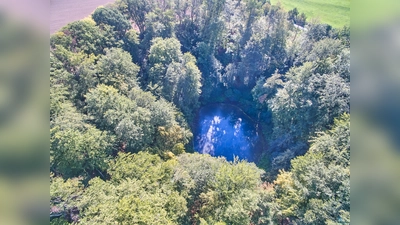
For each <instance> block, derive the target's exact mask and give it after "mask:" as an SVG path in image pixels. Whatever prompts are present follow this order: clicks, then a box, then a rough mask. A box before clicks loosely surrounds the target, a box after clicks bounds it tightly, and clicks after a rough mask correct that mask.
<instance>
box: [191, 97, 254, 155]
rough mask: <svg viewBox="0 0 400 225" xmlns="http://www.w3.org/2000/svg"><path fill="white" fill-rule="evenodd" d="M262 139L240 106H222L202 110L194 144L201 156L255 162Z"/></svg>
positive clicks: (207, 107) (212, 106)
mask: <svg viewBox="0 0 400 225" xmlns="http://www.w3.org/2000/svg"><path fill="white" fill-rule="evenodd" d="M258 139H259V138H258V134H257V132H256V129H255V126H254V124H253V123H252V122H251V121H250V119H249V118H248V117H247V116H246V115H244V113H243V112H241V110H239V109H238V108H237V107H234V106H229V105H224V104H220V105H211V106H206V107H204V108H202V109H201V110H200V111H199V115H198V120H197V129H196V131H195V144H194V145H195V149H196V150H197V151H198V152H200V153H203V154H210V155H212V156H224V157H225V158H226V159H227V160H233V157H234V156H238V157H239V158H240V159H246V160H248V161H254V149H255V148H256V146H257V142H258Z"/></svg>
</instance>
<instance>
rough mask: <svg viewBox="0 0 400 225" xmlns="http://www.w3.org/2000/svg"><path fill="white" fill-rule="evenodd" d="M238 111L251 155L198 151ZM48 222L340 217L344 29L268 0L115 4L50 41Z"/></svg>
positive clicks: (319, 220) (342, 220) (345, 158)
mask: <svg viewBox="0 0 400 225" xmlns="http://www.w3.org/2000/svg"><path fill="white" fill-rule="evenodd" d="M213 103H229V104H233V105H235V106H237V107H240V108H241V109H242V110H243V111H245V112H246V114H247V115H249V116H250V117H251V118H252V119H253V120H254V121H256V123H257V126H259V127H260V129H261V130H262V136H263V138H264V139H265V142H266V145H265V146H264V148H265V149H263V151H262V155H261V157H260V158H259V159H258V160H256V161H255V162H247V161H245V160H241V159H239V158H235V160H233V161H227V160H226V159H225V158H223V157H212V156H210V155H206V154H198V153H195V149H193V126H194V123H193V121H194V118H195V117H196V113H197V111H198V109H199V108H200V107H202V106H206V105H209V104H213ZM50 196H51V199H50V223H51V224H53V225H56V224H70V223H72V224H90V225H92V224H140V225H152V224H162V225H167V224H188V225H189V224H199V225H206V224H209V225H212V224H215V225H217V224H219V225H222V224H226V225H245V224H249V225H250V224H254V225H256V224H287V225H288V224H318V225H320V224H349V223H350V29H349V28H348V27H343V28H341V29H335V28H332V27H331V26H330V25H328V24H320V23H319V22H318V21H314V20H311V21H307V18H306V16H305V15H304V14H303V13H301V12H298V10H297V9H294V10H291V11H289V12H286V11H284V10H283V9H282V7H280V6H279V4H278V5H271V4H270V2H269V1H268V0H117V1H116V2H115V3H113V4H110V5H107V6H104V7H103V6H102V7H99V8H97V9H96V10H95V11H94V12H93V13H92V15H90V16H89V17H87V18H85V19H83V20H80V21H75V22H72V23H70V24H68V25H66V26H65V27H63V28H62V29H60V30H59V31H58V32H56V33H54V34H52V35H51V37H50Z"/></svg>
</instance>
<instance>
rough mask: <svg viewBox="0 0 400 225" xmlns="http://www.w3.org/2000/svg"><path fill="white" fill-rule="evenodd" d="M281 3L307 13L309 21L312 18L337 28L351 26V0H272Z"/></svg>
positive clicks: (274, 2)
mask: <svg viewBox="0 0 400 225" xmlns="http://www.w3.org/2000/svg"><path fill="white" fill-rule="evenodd" d="M278 2H280V3H281V5H282V6H283V8H285V9H286V10H291V9H293V8H297V9H298V11H299V13H302V12H303V13H305V14H306V16H307V21H308V22H310V21H311V19H312V18H317V19H319V21H320V22H322V23H327V24H330V25H331V26H333V27H335V28H341V27H343V26H350V0H271V4H273V5H276V4H278Z"/></svg>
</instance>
